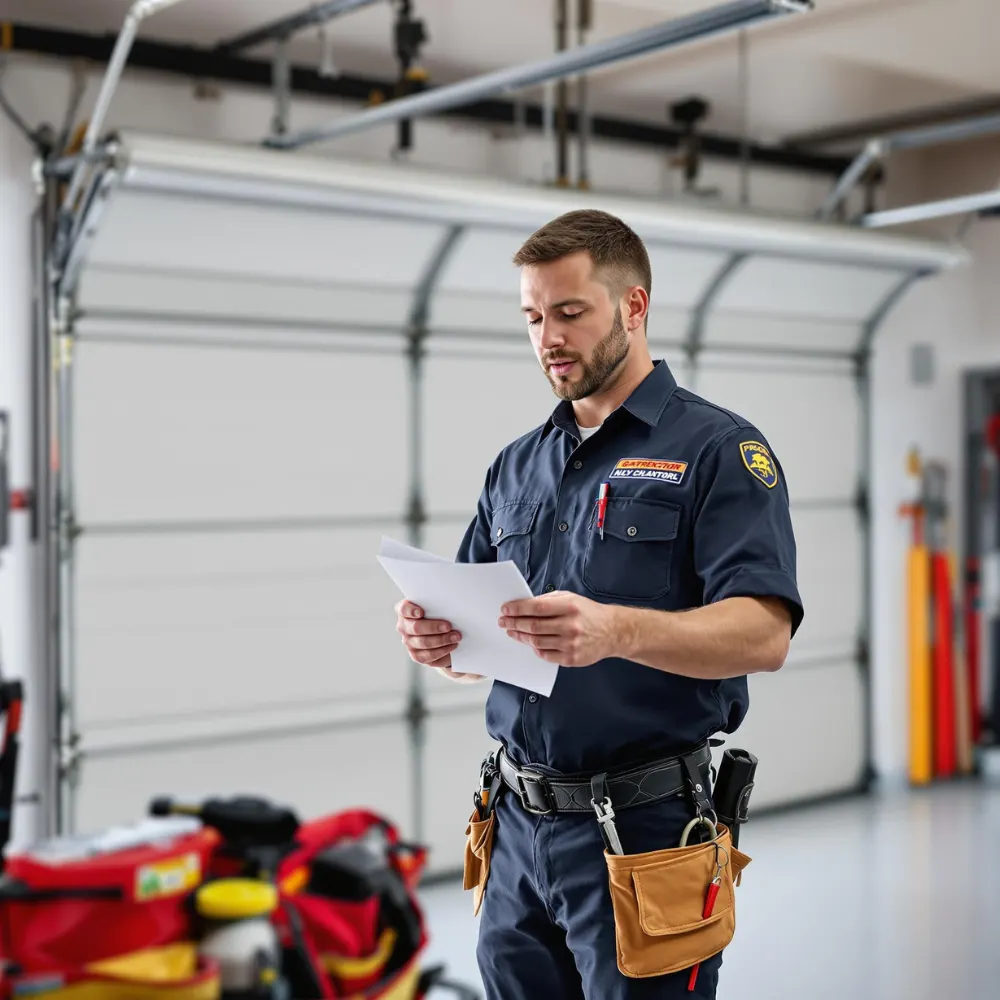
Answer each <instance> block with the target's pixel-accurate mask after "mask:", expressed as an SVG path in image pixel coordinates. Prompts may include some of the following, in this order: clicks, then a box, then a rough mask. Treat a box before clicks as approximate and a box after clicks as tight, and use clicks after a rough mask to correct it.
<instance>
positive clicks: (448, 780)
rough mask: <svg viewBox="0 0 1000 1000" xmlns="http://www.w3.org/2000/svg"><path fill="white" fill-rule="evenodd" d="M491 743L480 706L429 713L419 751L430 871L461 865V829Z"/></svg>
mask: <svg viewBox="0 0 1000 1000" xmlns="http://www.w3.org/2000/svg"><path fill="white" fill-rule="evenodd" d="M495 748H496V744H495V743H494V742H493V741H492V740H491V739H490V738H489V736H488V735H487V734H486V726H485V723H484V721H483V710H482V709H481V708H469V709H466V710H464V711H461V712H451V713H435V712H432V713H431V716H430V719H429V723H428V730H427V744H426V749H425V756H424V761H425V765H426V775H427V777H426V781H425V785H424V788H425V796H426V798H425V806H424V824H425V830H426V833H425V840H426V842H427V843H428V845H429V846H430V848H431V855H430V869H431V871H436V872H447V871H457V870H459V869H460V868H461V867H462V856H463V851H464V846H465V828H466V824H467V822H468V820H469V816H470V814H471V812H472V793H473V792H474V791H475V790H476V782H477V781H478V779H479V765H480V764H481V763H482V760H483V758H484V757H485V756H486V755H487V754H488V753H490V752H491V751H492V750H494V749H495Z"/></svg>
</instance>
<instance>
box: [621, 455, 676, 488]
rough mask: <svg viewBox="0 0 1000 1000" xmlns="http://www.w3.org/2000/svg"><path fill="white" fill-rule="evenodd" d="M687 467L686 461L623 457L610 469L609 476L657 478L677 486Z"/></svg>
mask: <svg viewBox="0 0 1000 1000" xmlns="http://www.w3.org/2000/svg"><path fill="white" fill-rule="evenodd" d="M687 467H688V464H687V462H670V461H666V460H664V459H659V458H623V459H622V460H621V461H620V462H619V463H618V464H617V465H616V466H615V467H614V469H612V470H611V478H612V479H659V480H660V482H663V483H673V484H674V485H675V486H678V485H680V482H681V480H682V479H683V478H684V473H685V472H686V471H687Z"/></svg>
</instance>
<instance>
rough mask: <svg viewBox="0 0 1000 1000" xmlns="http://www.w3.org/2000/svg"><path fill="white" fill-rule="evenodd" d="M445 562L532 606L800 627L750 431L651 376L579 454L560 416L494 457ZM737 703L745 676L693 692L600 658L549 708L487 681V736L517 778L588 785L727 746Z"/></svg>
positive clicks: (568, 422) (762, 463) (782, 507)
mask: <svg viewBox="0 0 1000 1000" xmlns="http://www.w3.org/2000/svg"><path fill="white" fill-rule="evenodd" d="M603 483H607V484H608V503H607V509H606V514H605V522H604V533H603V538H602V537H601V532H600V531H599V530H598V526H597V508H598V505H597V498H598V495H599V491H600V488H601V485H602V484H603ZM457 558H458V560H459V561H460V562H484V561H488V560H498V559H499V560H506V559H510V560H513V561H514V562H515V563H516V564H517V566H518V567H519V568H520V570H521V572H522V574H523V575H524V577H525V579H526V580H527V582H528V584H529V586H530V587H531V590H532V592H533V593H534V594H535V595H540V594H544V593H547V592H551V591H554V590H566V591H573V592H575V593H578V594H581V595H583V596H585V597H588V598H590V599H591V600H594V601H601V602H605V603H610V604H619V605H627V606H632V607H641V608H651V609H656V610H661V611H683V610H687V609H691V608H696V607H701V606H703V605H708V604H712V603H713V602H716V601H721V600H723V599H725V598H729V597H736V596H754V597H764V596H774V597H778V598H781V599H783V600H784V601H785V602H786V603H787V605H788V607H789V609H790V611H791V615H792V631H793V634H794V632H795V631H796V630H797V629H798V627H799V624H800V623H801V621H802V617H803V606H802V601H801V598H800V596H799V592H798V587H797V584H796V552H795V539H794V536H793V533H792V524H791V519H790V516H789V505H788V490H787V487H786V484H785V478H784V471H783V469H782V467H781V465H780V463H779V460H778V458H777V456H776V455H775V454H774V452H773V450H772V449H771V446H770V444H769V443H768V441H767V440H766V439H765V437H764V435H763V434H762V433H761V431H760V430H758V429H757V428H756V427H754V426H753V425H752V424H750V423H749V422H748V421H746V420H744V419H743V418H741V417H740V416H738V415H737V414H735V413H732V412H731V411H729V410H726V409H723V408H722V407H720V406H716V405H714V404H713V403H710V402H708V401H707V400H705V399H703V398H701V397H700V396H697V395H695V394H694V393H692V392H688V391H687V390H685V389H682V388H680V387H678V385H677V382H676V380H675V379H674V376H673V374H672V373H671V371H670V369H669V367H668V366H667V364H666V362H664V361H657V362H655V364H654V367H653V370H652V372H650V374H649V375H648V376H647V377H646V378H645V379H644V381H643V382H642V383H641V384H640V385H639V386H638V387H637V388H636V389H635V390H634V391H633V392H632V394H631V395H630V396H629V398H628V399H627V400H626V401H625V402H624V403H623V404H622V405H621V406H620V407H618V409H616V410H615V411H614V412H613V413H612V414H610V416H609V417H608V418H607V419H606V420H605V422H604V423H603V424H602V425H601V427H600V428H598V429H597V431H596V432H595V433H593V434H592V435H591V436H590V437H588V438H587V439H586V440H583V441H581V436H580V429H579V427H578V425H577V423H576V420H575V417H574V412H573V408H572V404H570V403H568V402H562V403H560V404H559V405H558V406H557V407H556V409H555V411H554V412H553V414H552V415H551V417H550V418H549V419H548V420H547V421H546V422H545V423H544V424H542V425H541V426H540V427H537V428H535V429H534V430H532V431H531V432H530V433H528V434H526V435H524V436H523V437H521V438H519V439H517V440H516V441H514V442H512V443H511V444H509V445H508V446H507V447H506V448H504V449H503V451H502V452H501V453H500V454H499V455H498V456H497V458H496V459H495V461H494V462H493V464H492V465H491V466H490V468H489V471H488V473H487V476H486V482H485V484H484V487H483V490H482V494H481V496H480V498H479V503H478V508H477V512H476V516H475V517H474V518H473V520H472V523H471V524H470V525H469V527H468V529H467V531H466V533H465V537H464V539H463V541H462V543H461V546H460V548H459V552H458V556H457ZM498 613H499V609H498ZM734 666H735V667H736V668H737V673H738V667H739V664H734ZM748 703H749V695H748V691H747V681H746V675H745V673H744V674H742V675H739V676H736V677H732V678H728V679H725V680H702V679H696V678H690V677H684V676H681V675H678V674H671V673H666V672H664V671H661V670H657V669H654V668H652V667H647V666H644V665H642V664H638V663H635V662H632V661H629V660H626V659H620V658H611V659H606V660H601V661H600V662H598V663H595V664H592V665H590V666H587V667H579V668H565V667H561V668H560V669H559V672H558V676H557V678H556V682H555V686H554V688H553V690H552V694H551V696H550V697H547V698H546V697H543V696H539V695H536V694H533V693H531V692H528V691H526V690H524V689H522V688H519V687H516V686H513V685H510V684H506V683H503V682H499V681H495V682H494V683H493V687H492V690H491V691H490V695H489V698H488V701H487V705H486V724H487V730H488V732H489V734H490V735H491V736H492V737H493V739H495V740H497V741H499V742H500V743H502V744H503V745H504V746H505V747H506V749H507V751H508V752H509V753H510V755H511V757H512V758H513V759H514V760H515V761H516V762H518V763H519V764H521V765H527V764H534V765H537V766H540V767H542V768H547V769H551V770H553V771H558V772H561V773H566V774H573V773H587V772H592V771H595V770H599V769H602V768H606V767H613V766H616V765H618V766H620V765H622V764H626V763H633V762H638V761H643V760H651V759H654V758H655V757H658V756H663V755H669V754H671V753H674V752H677V751H678V750H681V749H684V748H687V747H690V746H693V745H695V744H697V743H699V742H701V741H702V740H704V739H707V738H708V737H710V736H712V735H714V734H716V733H720V732H724V733H732V732H734V731H735V730H736V728H737V727H738V726H739V725H740V723H741V722H742V720H743V718H744V716H745V715H746V712H747V708H748Z"/></svg>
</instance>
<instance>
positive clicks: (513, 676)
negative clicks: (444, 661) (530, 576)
mask: <svg viewBox="0 0 1000 1000" xmlns="http://www.w3.org/2000/svg"><path fill="white" fill-rule="evenodd" d="M377 558H378V561H379V563H381V565H382V568H383V569H384V570H385V571H386V572H387V573H388V574H389V576H390V577H391V578H392V580H393V582H394V583H395V584H396V586H397V587H398V588H399V589H400V591H401V593H402V595H403V597H405V598H406V599H407V600H409V601H412V602H413V603H414V604H417V605H419V606H420V607H421V608H423V610H424V614H425V615H426V616H427V617H428V618H443V619H445V620H446V621H449V622H451V624H452V625H453V626H454V627H455V628H456V629H457V630H458V631H459V632H461V633H462V641H461V643H459V646H458V649H456V650H455V652H454V653H452V654H451V662H452V667H453V669H454V670H456V671H457V672H459V673H464V674H481V675H482V676H483V677H492V678H494V679H495V680H499V681H505V682H506V683H508V684H515V685H517V686H518V687H522V688H524V689H526V690H528V691H534V692H536V693H537V694H541V695H544V696H545V697H549V695H551V694H552V688H553V686H554V684H555V682H556V675H557V674H558V672H559V667H558V666H557V665H556V664H554V663H547V662H546V661H545V660H541V659H539V658H538V657H537V656H536V655H535V653H534V651H533V650H532V649H531V647H530V646H525V645H523V644H522V643H520V642H518V641H517V640H516V639H511V638H510V636H509V635H507V633H506V632H505V631H504V630H503V629H502V628H500V626H499V625H498V624H497V619H498V618H500V608H501V607H502V606H503V605H504V604H505V603H506V602H507V601H513V600H518V599H519V598H524V597H531V596H533V595H532V593H531V588H530V587H529V586H528V584H527V582H526V581H525V579H524V577H523V576H522V575H521V571H520V570H519V569H518V568H517V566H516V565H515V564H514V563H513V562H510V561H505V562H489V563H456V562H450V561H449V560H447V559H443V558H442V557H441V556H436V555H433V554H431V553H429V552H424V551H422V550H421V549H414V548H411V547H410V546H409V545H403V544H402V543H401V542H396V541H393V540H392V539H391V538H383V539H382V545H381V548H380V550H379V554H378V556H377Z"/></svg>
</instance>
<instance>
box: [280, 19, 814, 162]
mask: <svg viewBox="0 0 1000 1000" xmlns="http://www.w3.org/2000/svg"><path fill="white" fill-rule="evenodd" d="M812 7H813V3H812V0H733V2H731V3H727V4H723V5H722V6H720V7H713V8H711V9H710V10H706V11H701V12H699V13H697V14H691V15H689V16H688V17H681V18H676V19H674V20H671V21H666V22H663V23H661V24H657V25H654V26H653V27H651V28H644V29H643V30H641V31H636V32H633V33H631V34H628V35H620V36H618V37H616V38H610V39H608V40H607V41H604V42H595V43H593V44H591V45H584V46H581V47H580V48H575V49H569V50H567V51H566V52H561V53H559V54H558V55H556V56H553V57H551V58H549V59H543V60H541V61H539V62H534V63H525V64H522V65H519V66H511V67H509V68H507V69H502V70H497V71H495V72H492V73H486V74H484V75H482V76H477V77H473V78H472V79H471V80H463V81H461V82H459V83H455V84H451V85H449V86H444V87H436V88H434V89H433V90H429V91H425V92H423V93H420V94H414V95H411V96H409V97H404V98H400V99H399V100H395V101H389V102H388V103H386V104H382V105H380V106H378V107H376V108H372V109H370V110H367V111H363V112H361V113H359V114H356V115H348V116H346V117H343V118H339V119H335V120H334V121H332V122H330V123H329V124H328V125H323V126H319V127H317V128H313V129H305V130H303V131H301V132H297V133H293V134H290V135H284V136H271V137H270V138H269V139H267V140H265V144H266V145H269V146H275V147H278V148H282V149H294V148H298V147H300V146H305V145H308V144H310V143H315V142H322V141H324V140H327V139H336V138H339V137H341V136H345V135H350V134H352V133H355V132H361V131H364V130H365V129H369V128H373V127H375V126H376V125H384V124H387V123H389V122H396V121H400V120H402V119H404V118H417V117H419V116H421V115H430V114H436V113H438V112H441V111H447V110H449V109H451V108H456V107H461V106H462V105H464V104H471V103H473V102H474V101H479V100H482V99H483V98H487V97H492V96H494V95H496V94H501V93H505V92H510V91H515V90H522V89H524V88H525V87H532V86H536V85H538V84H542V83H547V82H549V81H552V80H561V79H563V78H564V77H567V76H573V75H576V74H578V73H582V72H585V71H588V70H594V69H598V68H600V67H602V66H608V65H611V64H617V63H623V62H625V61H626V60H630V59H636V58H639V57H641V56H645V55H649V54H651V53H654V52H660V51H662V50H664V49H667V48H673V47H675V46H678V45H683V44H685V43H686V42H692V41H696V40H700V39H704V38H709V37H713V36H716V35H721V34H725V33H728V32H731V31H737V30H739V29H740V28H746V27H749V26H750V25H752V24H756V23H758V22H763V21H768V20H772V19H774V18H778V17H785V16H787V15H791V14H800V13H804V12H806V11H809V10H812Z"/></svg>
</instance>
